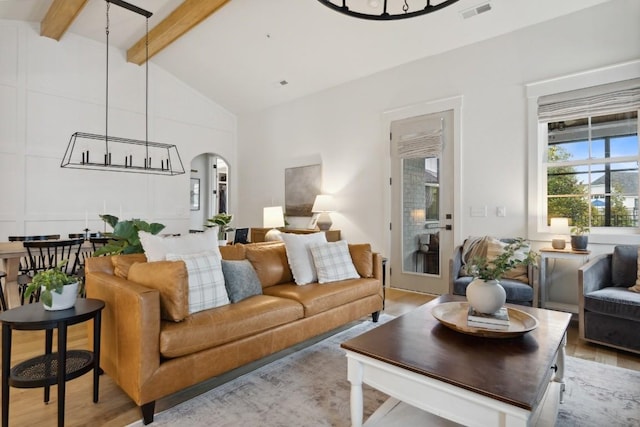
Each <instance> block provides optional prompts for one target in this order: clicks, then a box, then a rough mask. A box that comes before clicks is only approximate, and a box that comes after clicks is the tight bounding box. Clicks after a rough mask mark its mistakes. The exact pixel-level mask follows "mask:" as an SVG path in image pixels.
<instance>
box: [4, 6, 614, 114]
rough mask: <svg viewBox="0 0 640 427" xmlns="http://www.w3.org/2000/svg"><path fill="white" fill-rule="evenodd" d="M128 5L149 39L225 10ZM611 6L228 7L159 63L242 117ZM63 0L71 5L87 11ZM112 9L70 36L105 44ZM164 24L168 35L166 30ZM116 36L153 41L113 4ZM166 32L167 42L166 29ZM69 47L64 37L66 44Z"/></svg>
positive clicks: (87, 15)
mask: <svg viewBox="0 0 640 427" xmlns="http://www.w3.org/2000/svg"><path fill="white" fill-rule="evenodd" d="M127 1H128V2H129V3H132V4H134V5H136V6H139V7H141V8H143V9H146V10H148V11H150V12H153V16H152V17H151V19H150V21H149V27H150V29H151V34H154V30H153V28H154V27H155V26H156V25H158V24H159V23H161V22H162V21H163V20H165V18H167V17H168V16H170V14H171V12H172V11H174V10H175V9H177V8H183V10H184V9H188V10H185V15H186V17H187V18H189V19H191V18H190V17H191V16H193V15H196V16H197V15H202V14H203V9H206V8H207V7H211V3H225V2H224V1H220V0H127ZM356 1H361V2H363V1H366V0H356ZM607 1H617V0H562V1H559V0H459V1H458V2H457V3H454V4H453V5H452V6H450V7H447V8H445V9H442V10H440V11H437V12H435V13H431V14H427V15H423V16H419V17H416V18H411V19H405V20H398V21H366V20H360V19H357V18H352V17H348V16H345V15H342V14H339V13H337V12H335V11H333V10H331V9H329V8H327V7H325V6H324V5H322V4H320V3H319V2H318V1H317V0H229V1H228V2H226V4H224V5H223V6H222V7H220V8H219V9H217V10H216V11H215V12H213V13H211V14H210V15H209V16H208V17H207V18H206V19H204V20H203V21H202V22H200V23H199V24H197V25H195V26H193V28H191V27H190V26H189V27H188V28H186V30H187V31H186V33H185V34H184V35H182V36H180V37H179V38H178V39H177V40H175V41H174V42H172V43H171V44H169V45H168V46H167V47H166V48H164V49H163V50H161V51H160V52H159V53H157V54H156V55H155V56H153V57H152V58H151V62H153V63H155V64H157V65H158V66H160V67H162V68H164V69H166V70H167V71H169V72H170V73H172V74H174V75H175V76H177V77H178V78H180V79H181V80H183V81H184V82H186V83H187V84H188V85H189V86H191V87H193V88H194V89H196V90H197V91H199V92H200V93H202V94H203V95H205V96H207V97H209V98H211V99H212V100H214V101H215V102H217V103H218V104H220V105H222V106H223V107H224V108H226V109H228V110H229V111H231V112H233V113H236V114H242V113H247V112H252V111H258V110H261V109H264V108H268V107H271V106H274V105H278V104H281V103H284V102H287V101H291V100H293V99H296V98H299V97H302V96H305V95H309V94H311V93H315V92H319V91H322V90H324V89H327V88H330V87H333V86H337V85H340V84H343V83H346V82H348V81H352V80H355V79H359V78H362V77H365V76H368V75H371V74H374V73H376V72H379V71H382V70H385V69H389V68H392V67H395V66H398V65H401V64H404V63H408V62H411V61H415V60H417V59H420V58H424V57H427V56H431V55H435V54H438V53H442V52H445V51H448V50H452V49H455V48H458V47H461V46H465V45H469V44H472V43H475V42H478V41H481V40H486V39H489V38H492V37H496V36H498V35H501V34H505V33H508V32H512V31H515V30H517V29H520V28H524V27H527V26H530V25H533V24H536V23H540V22H543V21H547V20H550V19H554V18H556V17H559V16H562V15H566V14H570V13H574V12H576V11H579V10H581V9H585V8H588V7H592V6H595V5H597V4H600V3H605V2H607ZM63 2H64V3H63V4H64V6H65V7H66V6H68V5H69V4H70V3H78V2H79V3H84V1H83V0H63ZM408 2H409V4H411V2H412V0H408ZM485 3H490V4H491V10H490V11H489V12H486V13H483V14H479V15H476V16H473V17H471V18H468V19H463V17H462V14H461V12H463V11H466V10H469V9H471V8H474V7H477V6H478V5H482V4H485ZM52 4H54V0H0V19H9V20H22V21H31V22H36V23H41V22H43V20H44V19H45V16H47V11H48V10H49V9H50V7H51V5H52ZM105 9H106V7H105V2H104V0H87V1H86V4H85V5H84V7H82V8H80V9H79V12H78V13H77V15H76V16H75V17H72V18H73V19H70V21H69V22H71V24H70V25H69V27H68V29H67V30H66V31H67V32H70V33H74V34H78V35H81V36H83V37H88V38H91V39H95V40H99V41H103V42H104V40H105V23H106V13H105ZM207 14H208V13H207ZM163 25H165V27H167V22H166V21H165V23H164V24H163ZM179 25H185V24H179ZM174 27H175V26H174ZM43 28H44V27H43ZM110 28H111V30H110V35H109V37H110V39H109V40H110V44H111V45H113V46H117V47H119V48H120V49H122V50H123V51H129V53H131V51H130V49H131V48H132V47H133V46H134V44H135V43H136V42H138V41H139V40H140V39H141V38H142V37H143V36H144V34H145V19H144V17H142V16H140V15H137V14H135V13H132V12H130V11H128V10H125V9H122V8H120V7H118V6H115V5H112V6H111V10H110ZM162 32H163V34H166V29H163V30H162ZM163 34H160V35H158V34H154V38H155V37H162V36H163ZM64 40H65V35H64V34H63V35H62V36H61V38H60V41H59V42H60V43H64ZM129 57H131V55H130V56H129ZM283 82H286V84H283ZM151 84H153V76H151Z"/></svg>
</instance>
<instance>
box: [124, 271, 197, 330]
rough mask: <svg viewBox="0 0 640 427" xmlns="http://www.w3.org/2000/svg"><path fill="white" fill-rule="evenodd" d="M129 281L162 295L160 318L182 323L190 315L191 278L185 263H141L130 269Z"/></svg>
mask: <svg viewBox="0 0 640 427" xmlns="http://www.w3.org/2000/svg"><path fill="white" fill-rule="evenodd" d="M129 280H131V281H132V282H135V283H139V284H141V285H143V286H146V287H148V288H152V289H157V290H158V292H159V293H160V317H161V318H162V319H164V320H171V321H173V322H180V321H181V320H183V319H184V318H185V317H187V316H188V315H189V277H188V275H187V267H186V266H185V264H184V262H175V261H156V262H139V263H136V264H133V265H131V268H129Z"/></svg>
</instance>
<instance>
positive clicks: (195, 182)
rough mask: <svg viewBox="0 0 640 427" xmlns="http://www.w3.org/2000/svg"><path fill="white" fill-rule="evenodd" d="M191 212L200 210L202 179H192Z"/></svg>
mask: <svg viewBox="0 0 640 427" xmlns="http://www.w3.org/2000/svg"><path fill="white" fill-rule="evenodd" d="M190 195H191V210H192V211H199V210H200V178H191V192H190Z"/></svg>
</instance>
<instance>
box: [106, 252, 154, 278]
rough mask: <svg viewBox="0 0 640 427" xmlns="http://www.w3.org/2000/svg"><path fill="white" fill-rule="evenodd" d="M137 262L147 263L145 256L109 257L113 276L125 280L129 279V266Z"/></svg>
mask: <svg viewBox="0 0 640 427" xmlns="http://www.w3.org/2000/svg"><path fill="white" fill-rule="evenodd" d="M138 262H147V257H146V256H145V254H127V255H114V256H112V257H111V263H112V264H113V274H115V275H116V276H118V277H122V278H123V279H126V278H127V277H129V269H130V268H131V266H132V265H133V264H135V263H138Z"/></svg>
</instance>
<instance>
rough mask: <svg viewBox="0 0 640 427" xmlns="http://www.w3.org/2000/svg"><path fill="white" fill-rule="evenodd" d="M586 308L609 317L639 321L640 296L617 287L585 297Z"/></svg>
mask: <svg viewBox="0 0 640 427" xmlns="http://www.w3.org/2000/svg"><path fill="white" fill-rule="evenodd" d="M584 308H585V310H588V311H593V312H596V313H601V314H606V315H609V316H614V317H621V318H624V319H629V320H638V319H640V294H639V293H635V292H631V291H629V290H628V289H624V288H621V287H617V286H616V287H609V288H604V289H599V290H597V291H594V292H590V293H588V294H587V295H585V296H584Z"/></svg>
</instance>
